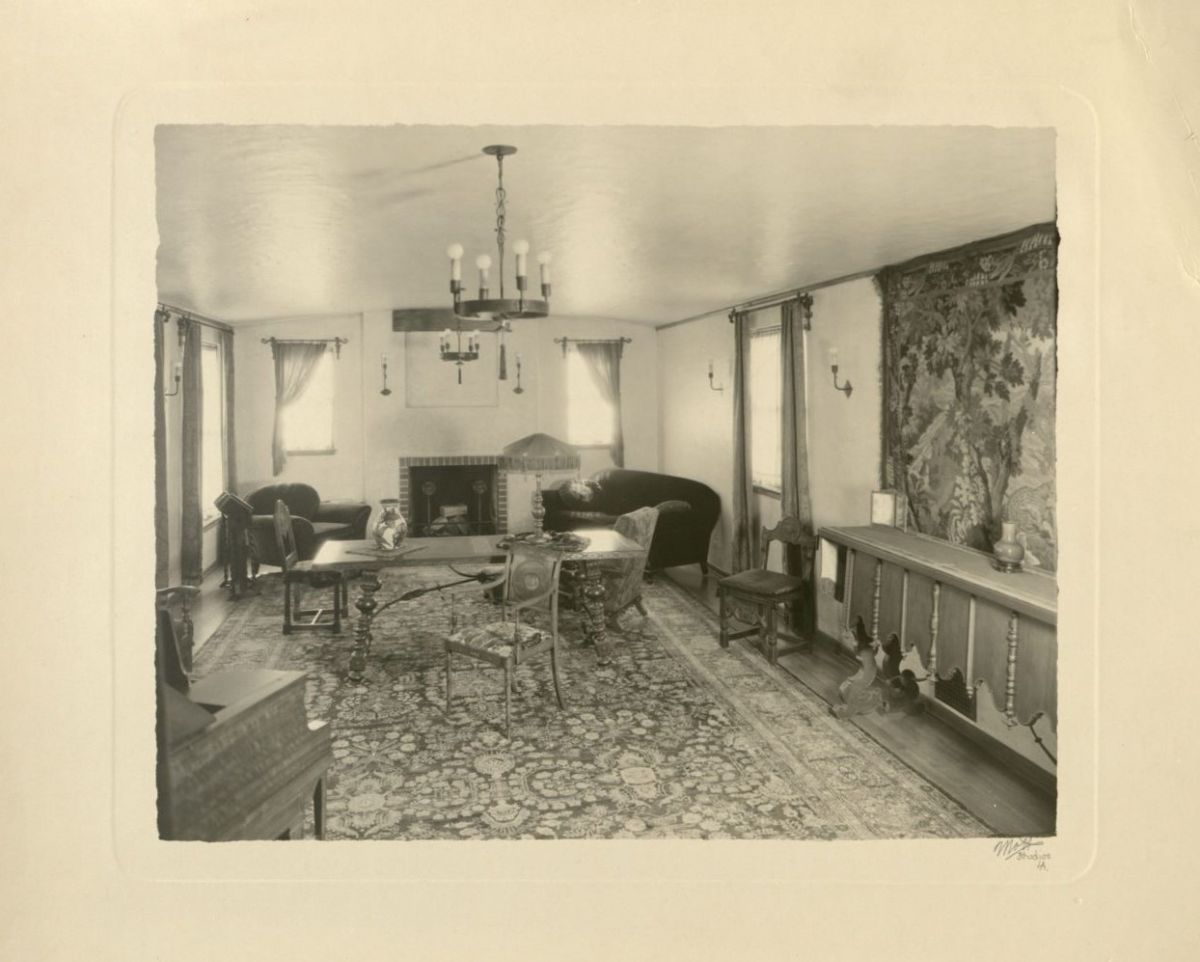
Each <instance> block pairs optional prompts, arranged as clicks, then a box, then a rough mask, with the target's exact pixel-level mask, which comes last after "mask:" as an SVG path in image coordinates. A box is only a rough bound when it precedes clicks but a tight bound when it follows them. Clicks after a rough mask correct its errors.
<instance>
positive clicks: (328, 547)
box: [312, 528, 645, 682]
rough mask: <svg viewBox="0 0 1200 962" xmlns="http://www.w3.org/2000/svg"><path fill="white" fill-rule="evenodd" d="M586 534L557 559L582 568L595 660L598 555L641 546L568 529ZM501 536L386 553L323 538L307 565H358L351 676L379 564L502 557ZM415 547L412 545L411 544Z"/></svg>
mask: <svg viewBox="0 0 1200 962" xmlns="http://www.w3.org/2000/svg"><path fill="white" fill-rule="evenodd" d="M573 533H574V534H577V535H579V536H581V537H584V538H587V539H588V545H587V547H586V548H582V549H580V550H579V551H568V552H564V554H563V560H564V562H566V563H568V564H577V565H579V566H580V567H582V569H583V572H584V583H583V590H582V592H581V595H582V597H581V602H582V605H583V613H584V630H585V632H586V633H587V638H588V640H589V641H591V642H592V643H593V644H595V646H596V653H597V655H598V657H599V658H600V660H601V662H604V661H607V660H608V658H609V648H608V630H607V628H606V627H605V619H604V581H603V579H602V578H601V570H602V569H601V566H600V562H602V561H612V560H616V559H622V558H636V557H637V556H638V555H640V554H641V553H642V552H643V551H644V550H645V549H644V548H642V547H641V546H640V545H638V543H637V542H636V541H632V540H630V539H629V538H626V537H625V536H624V535H622V534H618V533H617V532H616V531H614V530H612V529H611V528H586V529H583V530H580V531H575V532H573ZM501 538H502V536H499V535H466V536H454V537H446V538H408V539H407V540H406V541H405V542H404V548H405V549H408V550H405V551H402V552H399V553H397V554H395V555H387V554H384V553H382V552H379V551H378V550H377V549H376V548H375V542H374V541H326V542H325V543H324V544H323V545H322V546H321V548H320V550H318V551H317V555H316V557H315V558H313V561H312V567H313V570H325V571H343V572H350V571H361V572H363V573H364V575H363V578H362V579H361V591H360V593H359V597H358V600H357V601H355V603H354V607H355V608H357V609H358V617H357V618H356V619H355V624H354V647H353V648H352V649H351V651H350V666H349V676H350V680H351V681H355V682H359V681H362V680H363V676H364V673H365V671H366V667H367V654H368V652H370V650H371V641H372V633H371V632H372V622H373V621H374V618H375V612H376V610H377V609H378V608H379V607H380V605H379V602H378V601H376V599H375V593H376V592H377V591H379V589H380V587H381V584H380V581H379V575H378V572H379V571H380V570H382V569H383V568H416V567H423V566H436V565H456V564H488V563H495V562H499V561H502V560H503V559H504V556H505V549H504V548H502V547H499V544H500V541H501ZM414 549H415V550H414Z"/></svg>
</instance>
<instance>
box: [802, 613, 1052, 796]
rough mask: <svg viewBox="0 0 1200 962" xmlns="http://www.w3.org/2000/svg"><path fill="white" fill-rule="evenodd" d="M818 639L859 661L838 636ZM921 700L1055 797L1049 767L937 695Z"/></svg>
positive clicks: (846, 658)
mask: <svg viewBox="0 0 1200 962" xmlns="http://www.w3.org/2000/svg"><path fill="white" fill-rule="evenodd" d="M816 643H817V644H820V645H823V646H825V647H827V648H829V649H831V650H832V651H833V652H835V653H836V654H837V656H838V657H840V658H841V659H843V660H844V661H845V662H846V664H847V666H856V665H857V661H856V660H855V659H854V657H853V656H852V655H851V654H850V652H849V651H847V650H846V648H845V646H844V645H842V644H841V643H840V642H839V641H838V640H837V639H836V638H834V637H832V636H831V635H828V634H826V633H825V632H823V631H819V630H818V631H817V632H816ZM921 703H922V704H923V705H924V706H925V711H926V712H927V713H928V715H929V716H930V717H931V718H934V719H936V720H937V721H939V722H941V723H942V724H944V725H946V726H947V727H949V728H951V729H953V730H954V731H955V732H957V733H958V734H959V735H962V736H963V737H964V738H966V739H967V740H968V741H970V742H971V743H972V744H974V745H976V746H977V747H978V748H979V749H980V750H982V751H984V752H986V753H987V754H988V755H990V756H991V757H992V758H994V759H995V760H996V761H997V762H999V763H1000V764H1002V765H1004V766H1005V767H1006V768H1008V769H1009V770H1010V771H1012V772H1013V774H1015V775H1017V776H1018V777H1019V778H1021V779H1022V780H1023V781H1025V782H1027V783H1028V784H1029V785H1031V786H1032V787H1033V788H1036V789H1037V790H1038V791H1040V792H1042V793H1043V794H1045V795H1047V796H1048V797H1050V798H1053V797H1055V796H1056V795H1057V793H1058V778H1057V777H1056V776H1055V774H1054V773H1053V772H1049V771H1046V769H1044V768H1042V767H1041V766H1040V765H1038V764H1037V763H1036V762H1033V761H1030V760H1029V759H1028V758H1026V757H1025V756H1024V755H1022V754H1021V753H1020V752H1018V751H1016V750H1015V749H1012V748H1009V746H1007V745H1005V744H1004V743H1003V742H1001V741H999V740H997V739H996V738H994V737H992V736H991V735H989V734H988V733H987V732H985V731H984V730H983V729H981V728H980V727H979V726H977V725H975V724H974V723H973V722H972V721H971V720H970V719H968V718H964V717H963V716H961V715H960V714H959V713H958V712H956V711H955V710H954V709H953V708H950V707H949V706H948V705H943V704H942V703H941V702H940V701H937V700H936V699H932V698H929V697H927V696H925V695H922V696H921Z"/></svg>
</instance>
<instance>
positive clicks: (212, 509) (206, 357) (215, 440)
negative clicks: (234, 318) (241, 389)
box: [200, 343, 225, 524]
mask: <svg viewBox="0 0 1200 962" xmlns="http://www.w3.org/2000/svg"><path fill="white" fill-rule="evenodd" d="M200 385H201V389H202V391H203V392H204V410H203V412H202V413H201V418H202V429H203V436H202V437H201V439H200V504H201V507H202V510H203V512H204V522H205V524H208V523H209V522H211V521H214V520H215V519H216V518H217V516H218V515H219V513H220V512H218V511H217V508H216V506H215V505H214V504H213V502H214V501H215V500H216V499H217V497H218V495H220V493H221V492H222V491H224V490H225V365H224V364H223V363H222V358H221V349H220V347H219V346H218V345H216V344H207V343H206V344H203V345H201V351H200Z"/></svg>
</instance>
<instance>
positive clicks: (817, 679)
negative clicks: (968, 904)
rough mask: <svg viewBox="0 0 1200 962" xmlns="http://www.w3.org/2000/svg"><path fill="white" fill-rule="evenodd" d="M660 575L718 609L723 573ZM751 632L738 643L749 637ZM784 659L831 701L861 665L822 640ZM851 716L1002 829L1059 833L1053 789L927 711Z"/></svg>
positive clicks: (690, 570)
mask: <svg viewBox="0 0 1200 962" xmlns="http://www.w3.org/2000/svg"><path fill="white" fill-rule="evenodd" d="M657 577H667V578H670V579H671V581H673V582H674V583H675V584H677V585H679V586H680V587H682V588H684V589H685V590H686V591H687V592H688V593H689V594H691V595H693V596H694V597H695V598H697V599H699V600H700V601H701V602H702V603H703V604H705V605H706V606H707V607H708V608H709V609H710V610H711V611H713V612H714V613H716V611H717V610H718V605H717V576H715V575H712V574H709V575H707V576H705V575H702V574H701V573H700V569H699V567H698V566H695V565H689V566H686V567H682V568H671V569H669V570H667V571H666V572H664V573H661V574H659V575H657ZM752 640H753V639H744V640H741V641H734V642H732V644H735V645H736V644H748V643H750V642H751V641H752ZM713 643H714V644H715V643H716V639H715V638H714V641H713ZM779 667H780V668H781V669H782V670H783V671H786V672H787V674H789V675H791V676H792V677H793V678H794V679H795V680H796V681H797V682H798V683H799V684H802V685H804V686H805V687H806V688H808V689H809V690H810V691H812V692H814V693H815V694H817V695H819V696H820V697H821V698H823V699H824V700H825V701H826V702H827V703H830V704H832V703H833V700H834V698H835V696H836V694H837V688H838V685H840V684H841V683H842V681H844V680H845V679H846V677H847V676H848V675H850V674H851V673H852V672H853V671H854V670H855V663H854V660H853V659H852V658H850V656H849V655H846V654H842V653H841V652H839V651H836V650H834V649H833V648H832V647H829V646H826V645H823V644H819V643H818V644H815V645H813V650H812V651H811V652H807V651H800V652H794V653H792V654H790V655H785V656H783V657H782V658H780V659H779ZM846 724H852V725H857V726H858V727H859V728H860V729H862V731H863V732H865V733H866V734H867V735H868V736H870V737H871V738H873V739H874V740H875V741H876V742H878V743H879V745H880V746H881V747H883V748H885V749H887V750H888V751H889V752H891V753H892V754H893V755H895V756H896V757H897V758H898V759H900V761H902V762H904V764H906V765H908V766H909V767H910V768H911V769H913V770H914V771H915V772H917V773H918V774H919V775H921V776H922V777H924V778H926V779H927V780H928V781H930V782H932V783H933V784H934V785H936V786H937V787H938V788H940V789H941V790H942V791H943V792H945V793H946V794H947V795H949V796H950V797H951V798H953V799H954V800H955V801H956V802H958V803H959V804H960V805H962V806H963V808H965V809H966V810H967V811H969V812H970V813H971V814H972V815H974V816H975V817H976V818H978V819H979V820H980V821H982V822H985V823H986V824H987V825H989V826H990V827H991V828H992V829H994V830H995V832H996V834H997V835H1004V836H1016V835H1053V834H1054V826H1055V798H1054V796H1053V794H1050V793H1048V792H1047V791H1045V790H1044V789H1043V788H1042V787H1040V786H1038V785H1034V784H1033V783H1031V782H1030V781H1027V780H1026V779H1025V778H1023V777H1022V776H1021V775H1019V774H1017V773H1016V772H1014V770H1013V769H1012V768H1011V767H1010V766H1009V765H1006V764H1004V763H1003V762H1001V761H999V760H997V759H996V758H995V757H993V756H992V755H991V754H989V753H988V752H986V751H984V750H983V749H982V748H981V747H980V746H979V745H978V744H977V743H976V742H975V741H973V740H972V739H970V738H968V737H966V736H965V735H963V734H962V733H960V732H958V731H956V730H955V729H953V728H951V727H950V726H949V725H947V724H946V723H945V722H943V721H941V720H940V719H938V718H937V717H935V716H934V715H932V714H930V713H929V712H922V713H920V714H916V715H906V714H902V713H894V714H887V715H879V714H871V715H860V716H858V717H856V718H853V719H848V720H847V721H846Z"/></svg>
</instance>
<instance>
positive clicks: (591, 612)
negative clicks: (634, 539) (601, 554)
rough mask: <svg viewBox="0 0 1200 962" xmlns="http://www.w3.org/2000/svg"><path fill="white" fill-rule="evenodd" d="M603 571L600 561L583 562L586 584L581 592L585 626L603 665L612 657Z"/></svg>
mask: <svg viewBox="0 0 1200 962" xmlns="http://www.w3.org/2000/svg"><path fill="white" fill-rule="evenodd" d="M602 573H603V569H602V568H601V566H600V562H598V561H585V562H583V575H584V583H583V589H582V590H581V591H580V601H581V602H582V605H583V625H584V629H583V630H584V632H585V634H586V635H587V639H588V640H589V641H590V642H592V644H594V645H595V646H596V656H597V657H598V658H599V660H600V662H601V664H603V663H604V662H607V661H608V660H609V657H610V652H609V649H608V626H607V625H606V624H605V620H604V594H605V592H604V579H603V578H602V577H601V575H602Z"/></svg>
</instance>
